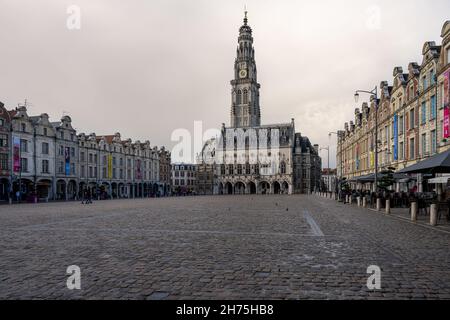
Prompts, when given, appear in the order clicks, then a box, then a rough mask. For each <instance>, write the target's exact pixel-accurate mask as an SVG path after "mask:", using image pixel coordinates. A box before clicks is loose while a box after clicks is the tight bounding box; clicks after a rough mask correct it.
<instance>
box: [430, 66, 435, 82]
mask: <svg viewBox="0 0 450 320" xmlns="http://www.w3.org/2000/svg"><path fill="white" fill-rule="evenodd" d="M434 77H435V74H434V70H433V69H431V71H430V84H431V85H434V84H435V78H434Z"/></svg>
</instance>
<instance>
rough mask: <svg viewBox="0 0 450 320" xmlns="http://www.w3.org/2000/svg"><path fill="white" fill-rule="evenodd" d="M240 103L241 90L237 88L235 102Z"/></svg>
mask: <svg viewBox="0 0 450 320" xmlns="http://www.w3.org/2000/svg"><path fill="white" fill-rule="evenodd" d="M241 103H242V92H241V90H238V92H237V96H236V104H241Z"/></svg>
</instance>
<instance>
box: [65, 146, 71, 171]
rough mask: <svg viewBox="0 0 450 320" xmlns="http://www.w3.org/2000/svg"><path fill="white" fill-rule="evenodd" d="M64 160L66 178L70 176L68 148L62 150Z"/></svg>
mask: <svg viewBox="0 0 450 320" xmlns="http://www.w3.org/2000/svg"><path fill="white" fill-rule="evenodd" d="M64 158H65V160H66V161H65V172H66V176H68V175H70V148H69V147H66V148H65V150H64Z"/></svg>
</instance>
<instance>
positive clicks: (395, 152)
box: [394, 114, 398, 161]
mask: <svg viewBox="0 0 450 320" xmlns="http://www.w3.org/2000/svg"><path fill="white" fill-rule="evenodd" d="M395 160H398V115H396V114H395V115H394V161H395Z"/></svg>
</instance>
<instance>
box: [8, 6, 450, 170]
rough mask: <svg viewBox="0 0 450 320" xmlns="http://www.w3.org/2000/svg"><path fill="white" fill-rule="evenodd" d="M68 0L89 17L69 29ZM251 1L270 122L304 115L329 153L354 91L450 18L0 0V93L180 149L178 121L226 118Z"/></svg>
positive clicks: (424, 13) (304, 125)
mask: <svg viewBox="0 0 450 320" xmlns="http://www.w3.org/2000/svg"><path fill="white" fill-rule="evenodd" d="M70 5H77V6H78V7H79V8H80V9H81V28H80V29H79V30H69V29H68V28H67V19H68V17H69V16H70V14H68V13H67V8H68V7H69V6H70ZM244 5H246V6H247V9H248V18H249V25H250V26H251V27H252V29H253V35H254V46H255V51H256V63H257V67H258V81H259V82H260V83H261V91H260V95H261V113H262V123H263V124H269V123H278V122H289V121H290V119H291V118H295V120H296V129H297V131H298V132H301V133H302V134H303V135H306V136H308V137H309V138H310V140H311V141H312V142H313V143H318V144H320V145H321V147H324V146H327V145H330V146H331V154H330V158H331V161H330V162H331V165H332V166H334V165H335V159H334V158H335V145H336V138H335V137H333V139H332V140H329V138H328V132H330V131H336V130H338V129H341V128H343V125H344V122H346V121H349V120H352V119H353V118H354V109H355V107H356V105H355V102H354V100H353V93H354V90H355V89H369V90H370V89H372V88H373V87H374V86H375V85H377V84H379V82H380V81H381V80H388V81H389V82H390V83H391V80H392V70H393V68H394V67H395V66H397V65H398V66H403V68H404V70H406V69H407V65H408V63H409V62H411V61H417V62H419V63H420V62H421V51H422V46H423V44H424V42H425V41H429V40H434V41H436V42H437V43H439V44H440V41H441V38H440V32H441V28H442V25H443V23H444V22H445V20H448V19H450V16H448V14H449V13H450V1H448V0H433V1H427V0H416V1H406V0H396V1H387V0H386V1H384V0H383V1H381V0H380V1H376V0H372V1H364V0H362V1H361V0H355V1H353V0H347V1H345V0H342V1H332V0H329V1H328V0H316V1H300V0H296V1H263V0H245V1H241V0H236V1H225V0H222V1H215V0H178V1H175V0H161V1H152V0H127V1H123V0H71V1H66V0H0V40H1V42H0V49H1V51H0V101H2V102H3V103H5V104H6V106H7V107H8V108H10V109H12V108H14V107H16V106H17V103H20V102H23V101H24V99H27V100H28V102H29V104H30V106H29V114H32V115H37V114H40V113H44V112H46V113H48V114H49V115H50V117H51V119H52V120H57V119H59V118H60V117H61V116H62V114H63V112H66V113H67V114H69V115H70V116H71V117H72V120H73V124H74V126H75V128H76V129H77V130H78V131H79V132H85V133H90V132H96V133H97V134H100V135H101V134H112V133H114V132H117V131H118V132H120V133H121V134H122V136H123V138H124V139H125V138H128V137H130V138H132V139H133V140H137V139H140V140H147V139H148V140H150V141H151V143H152V145H158V146H161V145H166V146H167V147H169V148H171V147H172V146H173V145H174V144H175V142H171V141H170V138H171V133H172V132H173V130H175V129H177V128H186V129H188V130H190V131H193V126H194V121H195V120H201V121H203V127H204V129H208V128H212V127H217V128H218V127H220V125H221V123H222V122H225V123H226V124H227V125H228V124H229V122H230V119H229V116H230V89H231V86H230V83H229V82H230V80H231V79H232V77H233V64H234V59H235V54H236V45H237V36H238V29H239V27H240V26H241V25H242V18H243V11H244ZM378 13H379V15H378ZM322 155H323V156H324V161H323V165H324V167H325V166H326V165H327V160H326V151H324V152H322Z"/></svg>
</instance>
